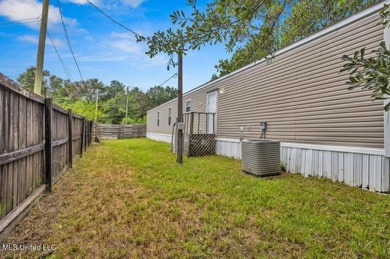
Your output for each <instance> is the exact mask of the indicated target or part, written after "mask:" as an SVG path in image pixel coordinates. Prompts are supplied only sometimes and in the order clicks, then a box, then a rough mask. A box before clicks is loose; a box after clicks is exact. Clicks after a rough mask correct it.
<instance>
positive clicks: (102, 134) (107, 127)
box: [93, 124, 146, 139]
mask: <svg viewBox="0 0 390 259" xmlns="http://www.w3.org/2000/svg"><path fill="white" fill-rule="evenodd" d="M96 134H97V136H98V137H99V138H100V139H125V138H144V137H146V125H145V124H130V125H129V124H124V125H119V124H94V127H93V136H96Z"/></svg>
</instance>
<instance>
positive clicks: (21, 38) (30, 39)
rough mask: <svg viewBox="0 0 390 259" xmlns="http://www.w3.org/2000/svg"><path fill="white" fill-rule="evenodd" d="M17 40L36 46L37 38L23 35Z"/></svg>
mask: <svg viewBox="0 0 390 259" xmlns="http://www.w3.org/2000/svg"><path fill="white" fill-rule="evenodd" d="M18 40H20V41H25V42H30V43H35V44H38V40H39V38H38V36H34V35H23V36H19V37H18Z"/></svg>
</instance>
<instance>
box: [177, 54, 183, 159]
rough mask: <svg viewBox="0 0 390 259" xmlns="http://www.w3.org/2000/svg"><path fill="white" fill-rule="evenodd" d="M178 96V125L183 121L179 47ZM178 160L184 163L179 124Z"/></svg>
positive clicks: (181, 62)
mask: <svg viewBox="0 0 390 259" xmlns="http://www.w3.org/2000/svg"><path fill="white" fill-rule="evenodd" d="M177 56H178V70H179V71H178V80H177V81H178V85H177V88H178V97H177V105H178V107H177V111H178V115H177V118H178V125H180V124H181V123H183V53H182V49H179V51H178V53H177ZM177 138H178V139H177V160H176V162H177V163H178V164H182V163H183V144H184V141H183V129H182V128H181V127H180V126H179V127H178V133H177Z"/></svg>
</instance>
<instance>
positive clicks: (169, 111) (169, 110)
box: [168, 108, 172, 126]
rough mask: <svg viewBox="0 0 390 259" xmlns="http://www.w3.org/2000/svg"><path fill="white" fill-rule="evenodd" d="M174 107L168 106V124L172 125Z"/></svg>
mask: <svg viewBox="0 0 390 259" xmlns="http://www.w3.org/2000/svg"><path fill="white" fill-rule="evenodd" d="M171 114H172V108H168V125H169V126H170V125H171V122H172V116H171Z"/></svg>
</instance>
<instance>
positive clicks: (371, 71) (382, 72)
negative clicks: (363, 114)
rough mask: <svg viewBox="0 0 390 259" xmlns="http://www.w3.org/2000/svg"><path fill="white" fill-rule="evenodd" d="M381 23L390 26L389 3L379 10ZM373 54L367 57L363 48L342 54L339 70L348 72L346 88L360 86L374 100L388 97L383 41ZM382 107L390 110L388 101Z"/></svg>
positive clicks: (389, 69)
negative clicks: (342, 64)
mask: <svg viewBox="0 0 390 259" xmlns="http://www.w3.org/2000/svg"><path fill="white" fill-rule="evenodd" d="M381 16H382V19H383V22H382V23H383V25H384V26H385V27H388V28H390V5H385V6H384V8H383V10H382V11H381ZM372 54H373V56H371V57H369V58H367V57H366V52H365V48H362V49H361V50H360V51H356V52H355V54H354V55H353V57H349V56H347V55H344V56H343V57H342V59H343V60H344V61H346V62H347V63H346V64H344V67H343V69H341V72H344V71H348V72H349V73H350V77H349V80H348V82H347V84H349V85H350V87H349V88H348V89H355V88H357V87H361V88H362V89H365V90H369V91H372V98H373V99H374V100H386V99H390V50H389V47H388V46H387V45H386V43H385V42H382V43H381V44H380V46H379V48H378V49H376V50H374V51H373V53H372ZM384 109H385V110H386V111H390V103H388V104H387V105H385V107H384Z"/></svg>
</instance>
